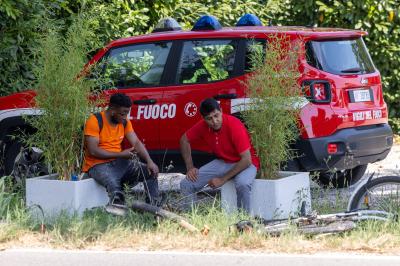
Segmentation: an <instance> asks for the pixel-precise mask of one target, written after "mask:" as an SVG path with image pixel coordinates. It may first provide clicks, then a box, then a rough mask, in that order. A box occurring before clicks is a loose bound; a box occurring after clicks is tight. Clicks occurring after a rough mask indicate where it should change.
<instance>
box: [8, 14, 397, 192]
mask: <svg viewBox="0 0 400 266" xmlns="http://www.w3.org/2000/svg"><path fill="white" fill-rule="evenodd" d="M247 18H248V17H247ZM241 21H242V22H241V23H240V22H239V26H236V27H229V28H222V27H220V25H219V23H218V21H216V20H215V19H214V18H213V17H209V16H205V17H202V18H201V19H200V20H199V21H198V22H197V23H196V25H195V26H194V28H193V29H192V30H190V31H183V30H180V28H179V27H177V26H176V27H175V26H174V25H172V24H169V22H168V23H164V25H166V26H167V27H166V28H156V30H155V31H156V32H154V33H151V34H146V35H141V36H135V37H130V38H124V39H119V40H115V41H113V42H111V43H110V44H108V45H107V46H106V47H105V48H103V49H102V50H101V51H99V52H98V53H97V54H96V55H95V56H94V57H93V59H92V60H91V61H90V62H89V63H90V64H91V63H95V62H98V63H100V65H101V66H102V75H103V77H105V78H106V79H108V80H110V82H111V84H113V89H109V90H107V89H105V90H104V93H105V94H106V95H110V94H112V93H115V92H122V93H125V94H126V95H128V96H130V97H131V98H132V100H133V103H134V105H133V107H132V109H131V112H130V116H129V119H131V120H132V122H133V125H134V128H135V131H136V133H137V134H138V136H139V137H140V138H141V140H142V141H143V143H145V145H146V147H147V149H148V150H149V151H150V153H151V155H152V156H153V158H155V161H158V163H159V165H160V166H164V167H165V166H166V165H169V164H170V162H171V161H172V162H173V165H174V166H175V169H180V170H182V166H183V163H182V160H181V157H180V152H179V138H180V137H181V135H182V134H183V133H184V132H185V131H186V130H187V129H188V128H190V127H191V126H192V125H193V124H194V123H196V122H197V121H198V120H199V119H201V116H200V114H199V111H198V108H199V104H200V102H201V101H202V100H203V99H205V98H207V97H214V98H216V99H218V100H219V101H220V103H221V106H222V109H223V112H225V113H228V114H233V115H238V116H240V111H241V110H242V109H241V104H242V103H244V102H245V101H246V99H247V98H246V87H245V85H244V84H243V81H244V80H245V79H246V77H247V76H248V74H249V73H250V69H251V60H250V55H251V52H252V47H254V45H256V46H257V45H262V46H263V47H265V45H266V44H267V43H268V36H270V35H271V34H285V35H287V36H288V37H289V38H290V40H291V41H299V40H301V44H300V45H301V49H304V52H305V53H304V54H305V56H304V58H301V59H300V60H299V72H300V73H301V78H300V82H301V85H302V86H303V88H307V90H306V91H307V93H305V94H304V105H303V108H302V111H301V116H300V121H301V123H302V126H303V127H304V130H303V132H302V135H301V136H300V138H299V139H298V141H297V143H296V144H295V148H297V149H298V150H299V152H298V153H299V154H300V155H301V156H300V157H299V158H296V159H295V160H293V161H291V162H289V164H288V166H289V169H296V170H300V171H314V172H318V173H320V176H319V178H320V180H321V182H322V183H325V184H326V183H328V182H329V180H332V181H333V182H334V183H337V185H338V186H344V185H345V182H344V180H346V179H347V180H349V182H350V184H352V183H354V182H355V181H357V180H358V179H359V178H360V177H361V176H362V175H363V173H364V172H365V170H366V167H367V165H368V164H369V163H373V162H376V161H379V160H382V159H384V158H385V157H386V156H387V154H388V153H389V151H390V148H391V146H392V142H393V136H392V131H391V128H390V126H389V125H388V112H387V106H386V103H385V102H384V100H383V93H382V83H381V77H380V74H379V71H378V70H377V69H376V68H375V66H374V64H373V62H372V60H371V58H370V56H369V54H368V51H367V48H366V46H365V44H364V42H363V36H364V35H366V34H367V33H366V32H363V31H357V30H344V29H331V28H307V27H272V26H259V24H260V23H259V22H257V21H256V22H255V23H253V22H252V21H251V20H246V19H245V21H244V22H243V19H241ZM249 21H250V22H249ZM171 25H172V26H171ZM115 88H116V89H115ZM33 97H34V95H33V93H32V92H24V93H17V94H14V95H10V96H6V97H2V98H0V141H1V147H2V149H1V150H2V157H3V165H4V168H5V173H10V172H11V171H12V169H13V165H14V161H15V158H16V156H17V154H18V152H19V148H20V147H21V144H20V143H19V142H18V141H17V140H15V139H13V138H11V137H10V135H13V134H14V133H15V132H18V130H21V129H22V130H24V131H25V132H28V133H29V132H33V129H31V128H30V127H29V125H26V124H25V122H24V120H23V119H22V115H23V114H27V115H29V114H32V112H33V109H32V106H31V105H30V102H31V100H32V98H33ZM193 150H194V152H195V153H196V154H197V156H195V158H194V160H195V162H196V161H197V162H199V161H204V160H210V155H209V154H208V153H207V151H206V150H204V149H203V148H202V146H201V144H200V143H199V144H196V145H194V149H193ZM196 157H197V160H196Z"/></svg>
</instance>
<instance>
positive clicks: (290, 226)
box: [234, 210, 397, 236]
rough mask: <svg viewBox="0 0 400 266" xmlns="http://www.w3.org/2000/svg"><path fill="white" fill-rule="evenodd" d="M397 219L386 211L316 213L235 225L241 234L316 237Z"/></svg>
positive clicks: (242, 222) (241, 222) (243, 222)
mask: <svg viewBox="0 0 400 266" xmlns="http://www.w3.org/2000/svg"><path fill="white" fill-rule="evenodd" d="M396 219H397V217H396V215H393V214H392V213H389V212H385V211H376V210H356V211H351V212H340V213H332V214H323V215H317V214H315V213H314V214H312V215H309V216H304V217H298V218H292V219H284V220H272V221H263V222H262V225H261V224H260V225H253V223H251V222H250V221H240V222H238V223H236V224H235V226H234V228H235V229H236V230H237V231H239V232H248V231H255V232H257V233H261V234H266V235H271V236H279V235H281V234H283V233H285V232H289V231H290V230H295V231H297V232H298V233H301V234H305V235H316V234H333V233H342V232H347V231H350V230H352V229H354V228H356V227H357V222H359V221H367V220H368V221H383V222H389V221H394V220H396Z"/></svg>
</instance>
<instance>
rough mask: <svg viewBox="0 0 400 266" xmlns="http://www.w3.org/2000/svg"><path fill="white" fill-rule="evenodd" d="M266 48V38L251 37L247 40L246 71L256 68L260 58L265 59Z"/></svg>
mask: <svg viewBox="0 0 400 266" xmlns="http://www.w3.org/2000/svg"><path fill="white" fill-rule="evenodd" d="M265 50H266V41H265V40H256V39H249V40H247V42H246V59H245V63H244V71H245V72H246V73H248V72H251V71H253V70H254V67H255V64H256V63H258V61H259V60H264V58H265Z"/></svg>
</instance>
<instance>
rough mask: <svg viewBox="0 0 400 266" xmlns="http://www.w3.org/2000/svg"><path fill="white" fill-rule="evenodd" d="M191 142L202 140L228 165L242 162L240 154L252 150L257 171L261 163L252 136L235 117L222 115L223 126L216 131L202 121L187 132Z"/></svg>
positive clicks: (252, 157) (252, 158)
mask: <svg viewBox="0 0 400 266" xmlns="http://www.w3.org/2000/svg"><path fill="white" fill-rule="evenodd" d="M186 137H187V139H188V140H189V142H192V141H194V140H202V141H204V142H205V143H206V144H207V146H208V147H209V148H210V149H211V150H212V152H213V153H214V154H215V155H216V156H217V158H219V159H222V160H224V161H225V162H227V163H236V162H238V161H240V154H241V153H243V152H244V151H246V150H248V149H250V153H251V160H252V163H253V164H254V166H255V167H257V169H259V167H260V161H259V159H258V157H257V156H256V154H255V151H254V148H253V145H251V141H250V136H249V133H248V132H247V129H246V128H245V126H244V125H243V123H242V122H241V121H240V120H239V119H237V118H236V117H234V116H231V115H226V114H222V126H221V129H220V130H219V131H214V130H212V129H211V128H209V126H208V125H207V123H206V122H205V121H204V120H203V119H202V120H201V121H199V122H197V123H196V124H195V125H194V126H193V127H191V128H190V129H189V130H188V131H186Z"/></svg>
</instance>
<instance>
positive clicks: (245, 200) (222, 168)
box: [180, 159, 257, 213]
mask: <svg viewBox="0 0 400 266" xmlns="http://www.w3.org/2000/svg"><path fill="white" fill-rule="evenodd" d="M234 165H235V163H226V162H224V161H223V160H220V159H216V160H213V161H211V162H209V163H208V164H206V165H203V166H202V167H201V168H200V169H199V175H198V178H197V180H196V181H195V182H193V181H190V180H189V179H187V178H185V179H183V180H182V181H181V184H180V186H181V192H182V194H183V196H184V200H185V202H184V204H185V207H190V205H192V204H193V203H194V202H196V200H197V192H198V191H200V190H201V189H202V188H203V187H204V186H205V185H206V184H207V183H208V181H210V180H211V179H212V178H214V177H221V176H223V175H224V174H226V173H227V172H228V171H229V170H230V169H231V168H232V167H233V166H234ZM256 174H257V168H256V167H255V166H254V165H250V166H249V167H247V168H246V169H244V170H242V171H241V172H240V173H238V174H237V175H236V176H234V177H233V178H232V180H233V182H234V183H235V187H236V194H237V206H238V208H240V209H243V210H245V211H247V212H248V213H249V212H250V195H251V194H250V193H251V187H252V185H253V181H254V179H255V178H256Z"/></svg>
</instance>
